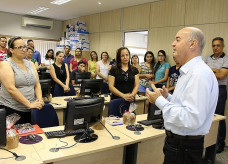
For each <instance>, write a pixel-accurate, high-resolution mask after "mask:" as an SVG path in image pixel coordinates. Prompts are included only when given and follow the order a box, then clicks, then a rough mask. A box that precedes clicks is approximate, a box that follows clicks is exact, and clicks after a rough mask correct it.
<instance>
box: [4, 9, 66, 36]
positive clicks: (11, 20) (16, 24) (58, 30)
mask: <svg viewBox="0 0 228 164" xmlns="http://www.w3.org/2000/svg"><path fill="white" fill-rule="evenodd" d="M22 17H23V16H22V15H17V14H10V13H6V12H0V22H1V26H0V35H9V36H22V37H24V38H37V39H47V40H50V39H52V40H59V39H60V37H61V34H62V28H63V27H62V25H63V21H57V20H54V26H53V29H52V30H48V29H42V28H34V27H22V26H21V24H22Z"/></svg>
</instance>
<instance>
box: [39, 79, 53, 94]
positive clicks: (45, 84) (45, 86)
mask: <svg viewBox="0 0 228 164" xmlns="http://www.w3.org/2000/svg"><path fill="white" fill-rule="evenodd" d="M40 85H41V90H42V97H48V96H49V95H50V93H51V86H52V80H51V79H41V80H40Z"/></svg>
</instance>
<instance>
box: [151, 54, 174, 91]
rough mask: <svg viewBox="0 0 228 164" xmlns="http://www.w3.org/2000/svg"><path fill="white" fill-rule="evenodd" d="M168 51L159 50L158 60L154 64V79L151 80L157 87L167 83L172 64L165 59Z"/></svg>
mask: <svg viewBox="0 0 228 164" xmlns="http://www.w3.org/2000/svg"><path fill="white" fill-rule="evenodd" d="M165 58H166V53H165V51H164V50H159V51H158V62H157V63H156V64H155V66H154V76H155V79H154V81H151V83H153V84H154V85H155V86H156V87H157V88H162V86H163V85H166V82H167V79H168V75H169V68H170V64H169V63H168V62H166V61H165Z"/></svg>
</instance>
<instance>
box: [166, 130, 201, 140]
mask: <svg viewBox="0 0 228 164" xmlns="http://www.w3.org/2000/svg"><path fill="white" fill-rule="evenodd" d="M165 133H166V135H167V136H168V137H171V138H177V139H185V140H186V139H189V140H195V139H201V138H203V137H204V135H199V136H181V135H178V134H174V133H172V132H171V131H168V130H166V131H165Z"/></svg>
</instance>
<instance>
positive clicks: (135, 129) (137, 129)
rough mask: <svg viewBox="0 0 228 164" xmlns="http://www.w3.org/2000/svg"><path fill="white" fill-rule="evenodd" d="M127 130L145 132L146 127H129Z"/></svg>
mask: <svg viewBox="0 0 228 164" xmlns="http://www.w3.org/2000/svg"><path fill="white" fill-rule="evenodd" d="M126 128H127V129H128V130H130V131H143V130H144V127H142V126H137V125H128V126H126Z"/></svg>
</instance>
